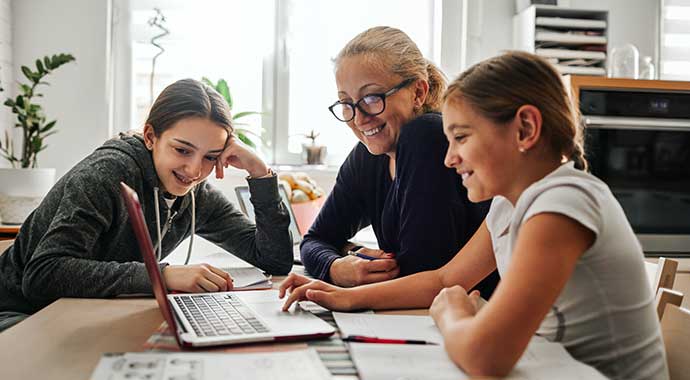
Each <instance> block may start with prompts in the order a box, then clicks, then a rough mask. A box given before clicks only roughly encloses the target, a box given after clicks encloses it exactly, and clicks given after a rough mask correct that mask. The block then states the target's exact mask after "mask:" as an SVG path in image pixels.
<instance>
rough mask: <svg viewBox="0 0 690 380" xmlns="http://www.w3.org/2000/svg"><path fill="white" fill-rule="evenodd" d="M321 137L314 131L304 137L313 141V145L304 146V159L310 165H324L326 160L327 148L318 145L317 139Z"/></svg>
mask: <svg viewBox="0 0 690 380" xmlns="http://www.w3.org/2000/svg"><path fill="white" fill-rule="evenodd" d="M319 135H320V133H317V132H316V131H315V130H313V129H312V130H311V131H310V132H309V133H307V134H306V135H304V137H306V138H307V139H308V140H311V144H302V159H304V160H305V161H306V162H307V164H309V165H323V163H324V160H325V159H326V147H325V146H324V145H316V138H317V137H319Z"/></svg>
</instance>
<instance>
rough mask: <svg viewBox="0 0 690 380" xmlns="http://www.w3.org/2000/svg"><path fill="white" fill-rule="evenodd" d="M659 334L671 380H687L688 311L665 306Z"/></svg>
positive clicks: (689, 369)
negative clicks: (661, 337) (662, 338)
mask: <svg viewBox="0 0 690 380" xmlns="http://www.w3.org/2000/svg"><path fill="white" fill-rule="evenodd" d="M661 333H662V335H663V337H664V346H666V359H667V361H668V370H669V374H670V378H671V380H679V379H687V378H688V374H690V350H688V342H690V310H688V309H685V308H682V307H678V306H675V305H667V306H666V310H665V311H664V317H663V318H662V319H661Z"/></svg>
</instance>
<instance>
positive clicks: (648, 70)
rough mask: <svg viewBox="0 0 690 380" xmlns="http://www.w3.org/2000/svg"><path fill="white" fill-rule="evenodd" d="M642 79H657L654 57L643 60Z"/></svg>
mask: <svg viewBox="0 0 690 380" xmlns="http://www.w3.org/2000/svg"><path fill="white" fill-rule="evenodd" d="M640 79H656V69H655V67H654V62H653V61H652V57H649V56H647V57H644V58H642V65H641V67H640Z"/></svg>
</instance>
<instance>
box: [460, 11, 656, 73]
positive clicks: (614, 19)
mask: <svg viewBox="0 0 690 380" xmlns="http://www.w3.org/2000/svg"><path fill="white" fill-rule="evenodd" d="M466 1H469V12H470V16H469V18H468V19H469V25H468V52H467V57H468V58H467V61H468V64H469V65H472V64H474V63H477V62H479V61H481V60H482V59H485V58H488V57H492V56H494V55H497V54H500V53H501V51H503V50H509V49H511V48H512V41H513V30H512V27H513V15H515V0H466ZM570 7H571V8H577V9H596V10H608V11H609V38H610V40H609V49H611V48H613V47H616V46H619V45H623V44H625V43H627V42H632V43H633V44H635V45H636V46H637V48H638V49H639V50H640V57H644V56H647V55H648V56H651V57H655V55H656V46H657V41H658V37H657V29H658V18H659V17H658V7H659V1H658V0H570ZM655 62H656V60H655ZM657 67H658V65H657Z"/></svg>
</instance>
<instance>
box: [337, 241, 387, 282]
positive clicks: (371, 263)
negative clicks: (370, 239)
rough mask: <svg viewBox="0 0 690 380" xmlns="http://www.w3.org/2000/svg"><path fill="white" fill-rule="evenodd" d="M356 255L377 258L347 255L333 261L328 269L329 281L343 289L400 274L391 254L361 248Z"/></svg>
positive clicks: (384, 279)
mask: <svg viewBox="0 0 690 380" xmlns="http://www.w3.org/2000/svg"><path fill="white" fill-rule="evenodd" d="M357 253H362V254H364V255H367V256H371V257H377V258H378V259H376V260H368V259H363V258H360V257H357V256H351V255H347V256H345V257H342V258H339V259H337V260H335V261H334V262H333V263H332V264H331V268H330V269H329V275H330V277H331V281H333V283H334V284H336V285H339V286H344V287H353V286H358V285H364V284H370V283H372V282H381V281H387V280H391V279H394V278H396V277H397V276H398V273H400V268H399V267H398V262H397V261H395V258H394V257H395V256H394V255H393V254H391V253H385V252H383V251H382V250H380V249H371V248H361V249H359V250H358V251H357Z"/></svg>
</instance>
